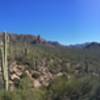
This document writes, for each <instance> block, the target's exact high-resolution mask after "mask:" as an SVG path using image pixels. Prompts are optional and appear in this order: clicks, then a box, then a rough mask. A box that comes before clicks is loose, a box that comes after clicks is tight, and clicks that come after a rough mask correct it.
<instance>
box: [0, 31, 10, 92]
mask: <svg viewBox="0 0 100 100" xmlns="http://www.w3.org/2000/svg"><path fill="white" fill-rule="evenodd" d="M8 41H9V39H8V36H7V33H4V39H3V45H2V47H1V55H2V70H3V79H4V85H5V89H6V91H8V87H9V82H8V81H9V76H8V60H7V56H8Z"/></svg>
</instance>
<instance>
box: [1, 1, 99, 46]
mask: <svg viewBox="0 0 100 100" xmlns="http://www.w3.org/2000/svg"><path fill="white" fill-rule="evenodd" d="M0 31H8V32H16V33H29V34H40V35H41V36H42V37H44V38H45V39H47V40H53V41H59V42H60V43H63V44H76V43H83V42H90V41H99V42H100V0H0Z"/></svg>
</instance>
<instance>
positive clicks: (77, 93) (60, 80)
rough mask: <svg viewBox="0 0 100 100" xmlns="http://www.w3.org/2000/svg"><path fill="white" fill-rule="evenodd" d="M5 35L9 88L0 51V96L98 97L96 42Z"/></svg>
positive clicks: (17, 99) (32, 99)
mask: <svg viewBox="0 0 100 100" xmlns="http://www.w3.org/2000/svg"><path fill="white" fill-rule="evenodd" d="M7 35H8V36H9V43H8V46H9V47H8V49H7V51H5V52H8V54H7V62H8V64H7V67H8V74H7V75H8V76H5V77H8V79H9V80H8V81H9V83H8V86H9V88H8V89H7V88H6V89H5V85H4V84H5V80H4V74H3V72H4V71H3V69H2V52H1V53H0V63H1V64H0V67H1V71H0V100H100V79H99V77H100V59H99V57H100V44H99V43H90V44H87V45H85V46H81V47H78V46H74V47H71V46H62V45H60V44H59V43H56V42H54V43H53V42H48V41H46V40H44V39H42V38H41V36H32V35H17V34H11V33H7ZM0 39H1V40H2V39H3V34H2V33H1V35H0ZM4 68H5V67H4Z"/></svg>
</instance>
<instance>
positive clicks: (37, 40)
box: [0, 32, 100, 49]
mask: <svg viewBox="0 0 100 100" xmlns="http://www.w3.org/2000/svg"><path fill="white" fill-rule="evenodd" d="M8 34H9V36H10V41H11V42H13V43H15V42H27V43H30V44H43V45H44V44H46V45H48V46H61V47H67V48H85V49H89V48H100V43H98V42H89V43H82V44H76V45H66V46H65V45H62V44H60V43H59V42H57V41H47V40H45V39H43V38H42V37H41V36H40V35H37V36H35V35H31V34H16V33H8ZM2 36H3V32H1V33H0V39H2V38H3V37H2Z"/></svg>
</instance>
